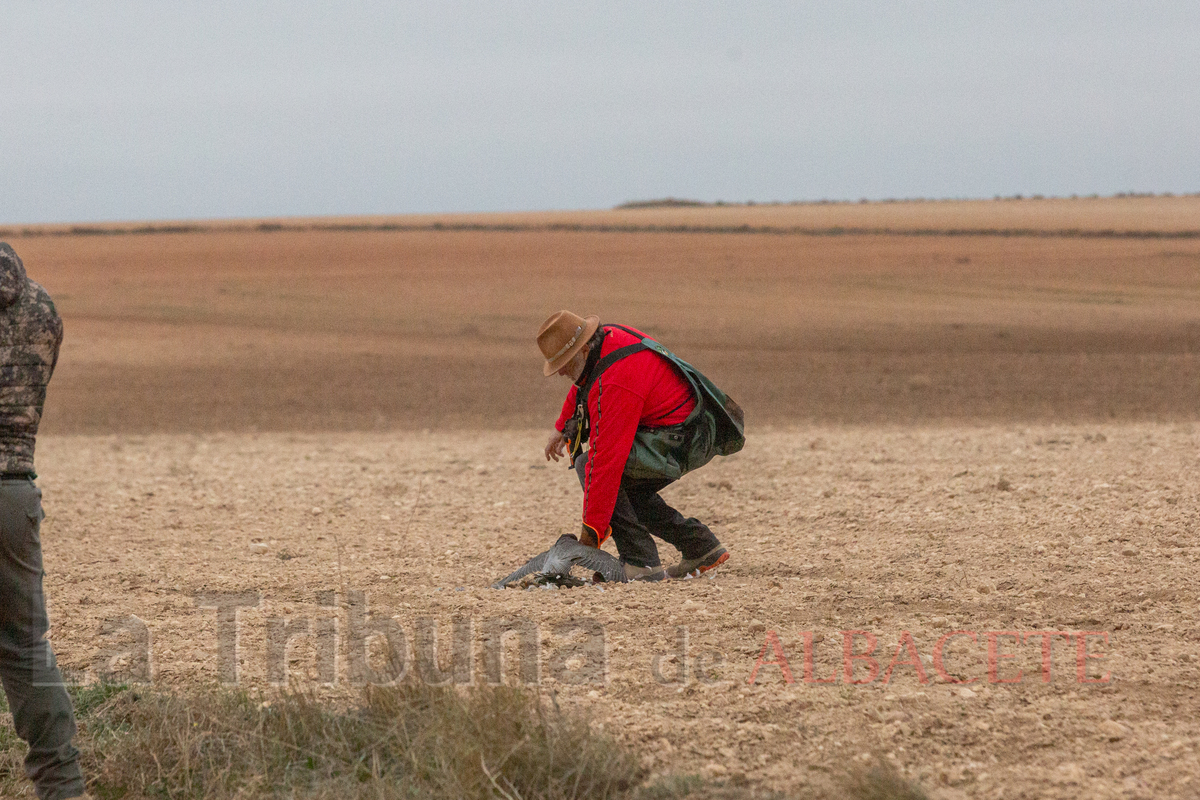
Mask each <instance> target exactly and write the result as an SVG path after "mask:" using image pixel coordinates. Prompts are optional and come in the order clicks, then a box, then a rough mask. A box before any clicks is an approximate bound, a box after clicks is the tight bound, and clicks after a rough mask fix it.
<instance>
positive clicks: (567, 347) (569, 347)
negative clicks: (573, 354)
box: [546, 325, 583, 361]
mask: <svg viewBox="0 0 1200 800" xmlns="http://www.w3.org/2000/svg"><path fill="white" fill-rule="evenodd" d="M581 333H583V326H582V325H580V326H579V327H578V328H576V329H575V335H574V336H572V337H571V341H569V342H567V343H566V344H564V345H563V347H562V349H561V350H559V351H558V352H557V353H555V354H554V355H552V356H550V357H549V358H548V359H546V360H547V361H553V360H554V359H556V358H558V357H559V356H561V355H562V354H563V353H565V352H567V351H568V350H570V349H571V345H573V344H575V340H576V339H578V338H579V334H581Z"/></svg>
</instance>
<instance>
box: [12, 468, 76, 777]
mask: <svg viewBox="0 0 1200 800" xmlns="http://www.w3.org/2000/svg"><path fill="white" fill-rule="evenodd" d="M42 517H43V514H42V492H41V490H40V489H38V488H37V486H35V485H34V483H33V481H32V480H29V479H21V480H3V481H0V678H2V679H3V682H4V694H5V696H6V697H7V698H8V707H9V709H10V710H11V711H12V715H13V726H14V727H15V728H16V729H17V735H18V736H20V737H21V738H22V739H24V740H25V741H26V742H27V743H28V744H29V754H28V755H27V756H26V757H25V773H26V774H27V775H28V776H29V778H30V780H32V781H33V784H34V788H35V789H36V790H37V795H38V797H39V798H41V799H42V800H63V798H67V797H78V796H79V795H81V794H83V793H84V785H83V776H82V774H81V773H80V771H79V751H77V750H76V749H75V748H74V747H73V746H72V745H71V738H72V737H73V736H74V735H75V715H74V713H73V712H72V711H71V699H70V698H69V697H68V696H67V691H66V689H65V688H63V682H62V675H61V674H59V671H58V665H57V664H56V663H55V660H54V651H53V650H51V649H50V642H48V641H46V639H45V638H44V637H45V635H46V631H47V630H49V628H50V621H49V619H48V618H47V616H46V600H45V597H44V596H43V594H42V575H43V573H42V542H41V538H40V537H39V529H40V528H41V524H42Z"/></svg>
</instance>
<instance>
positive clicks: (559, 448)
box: [546, 431, 567, 461]
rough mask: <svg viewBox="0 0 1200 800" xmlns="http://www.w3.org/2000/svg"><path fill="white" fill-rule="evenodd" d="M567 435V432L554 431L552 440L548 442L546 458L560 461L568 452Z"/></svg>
mask: <svg viewBox="0 0 1200 800" xmlns="http://www.w3.org/2000/svg"><path fill="white" fill-rule="evenodd" d="M566 451H567V436H566V434H563V433H559V432H558V431H555V432H554V435H553V436H551V437H550V441H548V442H546V460H547V461H549V460H550V459H554V460H555V461H558V460H559V459H560V458H562V457H563V456H565V455H566V454H567V452H566Z"/></svg>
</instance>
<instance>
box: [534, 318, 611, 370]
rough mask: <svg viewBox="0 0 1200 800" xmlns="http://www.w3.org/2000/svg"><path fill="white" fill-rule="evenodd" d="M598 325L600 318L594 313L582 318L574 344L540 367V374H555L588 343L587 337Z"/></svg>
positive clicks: (590, 335) (589, 337)
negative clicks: (581, 325) (580, 327)
mask: <svg viewBox="0 0 1200 800" xmlns="http://www.w3.org/2000/svg"><path fill="white" fill-rule="evenodd" d="M599 327H600V318H599V317H598V316H596V315H595V314H592V315H590V316H587V317H584V318H583V330H582V331H581V332H580V333H579V337H578V338H576V339H575V344H573V345H571V347H570V348H569V349H568V350H567V352H565V353H563V354H562V355H561V356H559V357H558V358H555V359H551V360H548V361H547V362H546V364H545V366H543V367H542V374H543V375H545V376H546V377H550V376H551V375H554V374H556V373H557V372H558V371H559V370H560V369H562V368H563V365H565V364H566V363H567V362H568V361H570V360H571V359H572V358H574V357H575V354H576V353H578V352H579V351H580V350H582V349H583V346H584V345H585V344H587V343H588V339H591V338H592V334H593V333H595V332H596V329H597V328H599Z"/></svg>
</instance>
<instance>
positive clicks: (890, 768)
mask: <svg viewBox="0 0 1200 800" xmlns="http://www.w3.org/2000/svg"><path fill="white" fill-rule="evenodd" d="M845 788H846V797H847V798H849V800H929V796H928V795H927V794H925V791H924V790H923V789H921V787H920V786H918V785H917V784H915V783H913V782H912V781H910V780H908V779H907V778H905V777H904V776H903V775H901V774H900V772H899V771H898V770H897V769H896V767H895V766H894V765H892V763H891V762H889V761H887V760H886V759H882V758H880V759H878V760H877V761H876V762H875V763H874V764H872V765H871V766H869V767H861V768H859V769H857V770H855V771H853V772H851V773H850V775H849V776H848V777H847V779H846V782H845Z"/></svg>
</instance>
